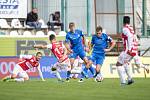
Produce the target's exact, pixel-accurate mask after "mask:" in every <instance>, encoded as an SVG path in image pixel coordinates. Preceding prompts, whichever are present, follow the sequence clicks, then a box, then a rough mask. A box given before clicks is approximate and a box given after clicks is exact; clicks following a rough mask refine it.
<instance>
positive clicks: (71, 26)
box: [69, 22, 75, 32]
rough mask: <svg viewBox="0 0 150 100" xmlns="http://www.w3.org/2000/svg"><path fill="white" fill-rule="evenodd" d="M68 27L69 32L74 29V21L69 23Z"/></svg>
mask: <svg viewBox="0 0 150 100" xmlns="http://www.w3.org/2000/svg"><path fill="white" fill-rule="evenodd" d="M69 29H70V31H71V32H73V31H74V30H75V23H74V22H70V23H69Z"/></svg>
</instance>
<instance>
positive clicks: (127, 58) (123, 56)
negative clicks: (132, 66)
mask: <svg viewBox="0 0 150 100" xmlns="http://www.w3.org/2000/svg"><path fill="white" fill-rule="evenodd" d="M132 58H133V57H132V56H130V55H128V54H127V53H126V52H125V51H122V52H121V54H120V55H119V57H118V62H119V63H120V64H126V63H129V62H130V61H131V60H132Z"/></svg>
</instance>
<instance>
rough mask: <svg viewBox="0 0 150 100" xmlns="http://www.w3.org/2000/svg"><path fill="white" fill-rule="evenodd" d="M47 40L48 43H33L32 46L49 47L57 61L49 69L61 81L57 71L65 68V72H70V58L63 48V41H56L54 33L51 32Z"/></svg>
mask: <svg viewBox="0 0 150 100" xmlns="http://www.w3.org/2000/svg"><path fill="white" fill-rule="evenodd" d="M49 40H50V42H51V43H50V44H48V45H34V48H40V49H50V50H51V51H52V52H53V54H54V55H55V57H56V58H57V60H58V62H57V63H55V64H54V66H53V67H52V69H51V70H52V72H53V73H54V74H55V75H56V77H57V78H58V81H60V82H63V80H62V78H61V76H60V74H59V71H61V70H67V73H70V70H71V65H70V60H69V58H68V56H67V49H66V48H65V46H64V44H63V42H57V41H56V37H55V35H54V34H51V35H50V36H49Z"/></svg>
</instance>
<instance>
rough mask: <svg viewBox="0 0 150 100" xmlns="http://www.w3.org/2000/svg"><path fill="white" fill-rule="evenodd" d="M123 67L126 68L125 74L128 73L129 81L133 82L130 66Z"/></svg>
mask: <svg viewBox="0 0 150 100" xmlns="http://www.w3.org/2000/svg"><path fill="white" fill-rule="evenodd" d="M123 66H124V69H125V72H126V74H127V76H128V80H131V79H132V76H131V72H130V66H129V64H124V65H123Z"/></svg>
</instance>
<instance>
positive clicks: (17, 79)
mask: <svg viewBox="0 0 150 100" xmlns="http://www.w3.org/2000/svg"><path fill="white" fill-rule="evenodd" d="M14 80H15V81H17V82H24V78H15V79H14Z"/></svg>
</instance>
